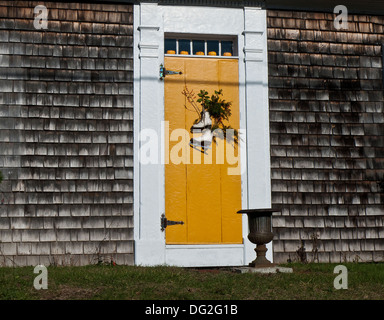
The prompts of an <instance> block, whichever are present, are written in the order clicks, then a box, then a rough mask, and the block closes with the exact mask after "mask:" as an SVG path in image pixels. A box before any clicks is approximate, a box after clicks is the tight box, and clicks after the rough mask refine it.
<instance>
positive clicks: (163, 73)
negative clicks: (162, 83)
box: [160, 64, 183, 80]
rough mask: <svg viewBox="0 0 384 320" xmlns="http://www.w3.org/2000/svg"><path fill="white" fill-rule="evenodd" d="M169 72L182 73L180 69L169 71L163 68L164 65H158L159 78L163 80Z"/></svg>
mask: <svg viewBox="0 0 384 320" xmlns="http://www.w3.org/2000/svg"><path fill="white" fill-rule="evenodd" d="M169 74H183V73H182V72H181V71H171V70H167V69H165V68H164V66H163V65H162V64H161V65H160V80H163V79H164V78H165V76H167V75H169Z"/></svg>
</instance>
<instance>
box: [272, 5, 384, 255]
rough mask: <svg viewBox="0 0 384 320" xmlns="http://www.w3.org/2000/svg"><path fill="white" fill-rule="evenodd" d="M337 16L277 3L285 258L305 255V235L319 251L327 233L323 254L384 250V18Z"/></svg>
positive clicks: (280, 232)
mask: <svg viewBox="0 0 384 320" xmlns="http://www.w3.org/2000/svg"><path fill="white" fill-rule="evenodd" d="M334 18H335V16H334V15H333V14H329V13H315V12H292V11H271V10H269V11H268V21H267V23H268V57H269V99H270V100H269V101H270V104H269V106H270V135H271V136H270V137H271V139H270V140H271V167H272V169H271V177H272V204H273V206H274V207H276V208H279V209H281V215H280V216H276V218H275V219H274V229H275V234H276V237H275V239H276V240H275V241H274V258H275V261H277V262H286V261H287V259H291V260H295V259H298V256H297V254H296V250H297V249H298V248H299V247H300V246H301V242H300V240H305V247H306V250H307V253H308V256H309V259H312V260H313V259H316V256H315V254H314V253H313V252H311V250H312V248H313V245H314V244H315V242H316V241H318V242H319V246H318V260H319V261H320V262H321V261H323V262H329V261H330V262H341V261H345V260H355V261H356V257H357V256H358V257H359V259H360V261H361V260H375V261H382V260H383V259H384V250H383V246H384V244H383V243H384V238H383V236H382V232H381V233H379V230H381V229H382V221H383V219H384V207H383V205H384V204H383V201H384V200H383V199H384V197H383V193H382V192H383V190H381V193H380V188H378V182H380V181H382V180H383V179H384V176H383V168H384V165H383V163H384V160H383V154H384V131H383V127H384V117H383V114H382V112H383V108H382V105H383V94H382V90H383V79H382V50H381V43H382V42H383V40H384V36H383V35H382V32H381V31H382V30H383V25H384V23H383V19H382V17H378V16H365V15H350V16H349V29H348V30H345V31H344V30H336V29H335V28H334V26H333V20H334ZM355 217H356V219H355ZM371 217H372V218H375V219H376V218H377V219H378V221H376V220H373V219H372V218H371ZM352 218H353V219H352ZM292 219H293V222H292ZM314 234H318V240H316V241H315V240H314V239H313V238H311V235H314ZM371 239H372V241H371ZM367 241H371V242H368V243H367ZM375 243H377V245H376V246H375V245H374V244H375Z"/></svg>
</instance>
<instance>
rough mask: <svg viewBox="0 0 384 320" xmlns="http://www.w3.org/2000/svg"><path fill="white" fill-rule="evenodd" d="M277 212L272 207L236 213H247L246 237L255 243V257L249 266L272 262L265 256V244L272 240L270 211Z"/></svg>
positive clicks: (265, 264) (268, 265)
mask: <svg viewBox="0 0 384 320" xmlns="http://www.w3.org/2000/svg"><path fill="white" fill-rule="evenodd" d="M273 212H279V211H277V210H274V209H246V210H240V211H238V212H237V213H240V214H244V213H246V214H247V215H248V226H249V234H248V239H249V241H251V242H252V243H254V244H256V248H255V251H256V259H255V260H254V261H252V262H251V263H250V264H249V266H250V267H270V266H273V264H272V263H271V262H270V261H269V260H268V259H267V258H266V257H265V254H266V252H267V250H268V249H267V247H266V244H267V243H269V242H270V241H272V239H273V232H272V213H273Z"/></svg>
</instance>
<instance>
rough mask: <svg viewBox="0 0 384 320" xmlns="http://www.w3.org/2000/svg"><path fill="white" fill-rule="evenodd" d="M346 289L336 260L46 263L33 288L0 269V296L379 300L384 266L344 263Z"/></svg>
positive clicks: (383, 296)
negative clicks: (247, 269) (244, 269)
mask: <svg viewBox="0 0 384 320" xmlns="http://www.w3.org/2000/svg"><path fill="white" fill-rule="evenodd" d="M343 265H345V266H346V267H347V269H348V289H346V290H343V289H341V290H336V289H335V288H334V287H333V281H334V279H335V277H336V276H337V274H334V273H333V269H334V267H335V266H336V264H291V265H287V266H290V267H292V268H293V270H294V272H293V273H292V274H283V273H280V274H269V275H266V274H240V273H235V272H233V271H232V270H231V269H229V268H218V269H187V268H176V267H165V266H164V267H163V266H159V267H135V266H85V267H53V266H52V267H48V289H47V290H36V289H34V287H33V280H34V278H35V277H36V276H37V274H34V273H33V268H32V267H22V268H0V299H1V300H24V299H28V300H30V299H44V300H45V299H65V300H69V299H70V300H77V299H79V300H85V299H86V300H94V299H96V300H97V299H102V300H108V299H113V300H122V299H128V300H157V299H165V300H167V299H171V300H189V299H193V300H261V299H267V300H291V299H300V300H313V299H314V300H318V299H321V300H340V299H347V300H351V299H359V300H364V299H374V300H384V264H380V263H378V264H374V263H370V264H362V263H361V264H359V263H345V264H343Z"/></svg>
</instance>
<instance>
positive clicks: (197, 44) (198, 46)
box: [193, 40, 205, 54]
mask: <svg viewBox="0 0 384 320" xmlns="http://www.w3.org/2000/svg"><path fill="white" fill-rule="evenodd" d="M204 43H205V41H204V40H194V41H193V54H196V53H197V52H199V53H201V52H202V53H203V54H204V51H205V45H204Z"/></svg>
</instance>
